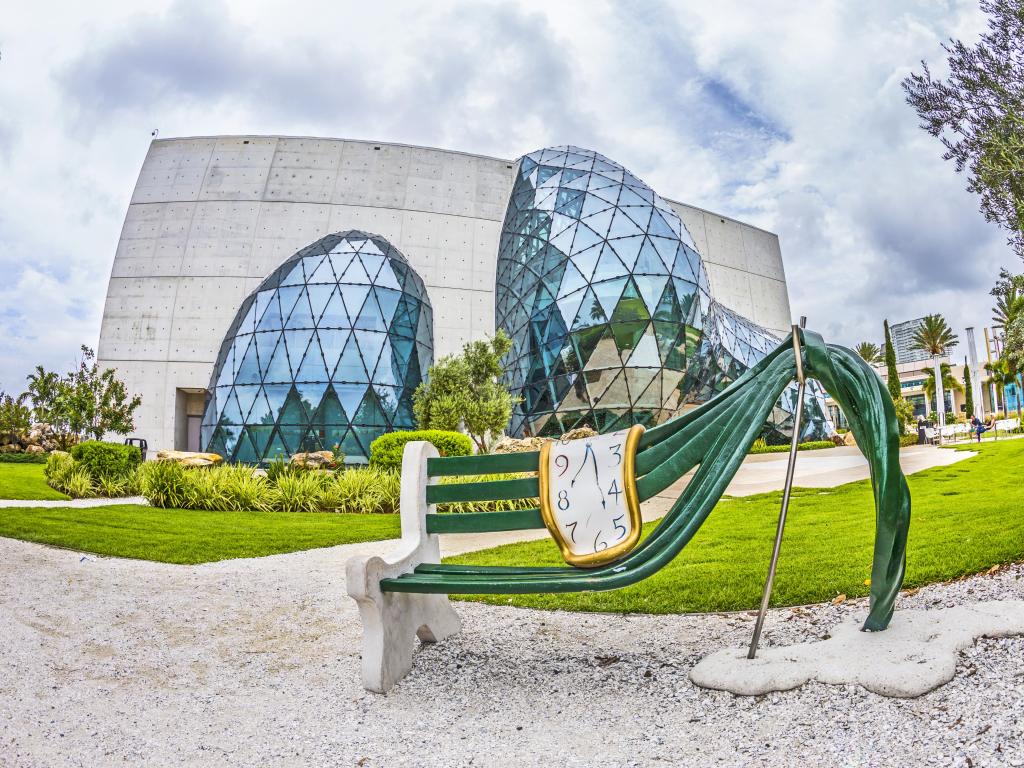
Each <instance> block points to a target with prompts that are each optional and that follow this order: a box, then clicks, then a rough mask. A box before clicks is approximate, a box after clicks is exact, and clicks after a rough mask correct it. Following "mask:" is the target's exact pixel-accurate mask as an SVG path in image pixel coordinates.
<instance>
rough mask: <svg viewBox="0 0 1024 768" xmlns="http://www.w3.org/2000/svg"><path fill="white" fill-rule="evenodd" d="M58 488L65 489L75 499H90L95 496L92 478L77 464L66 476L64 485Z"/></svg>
mask: <svg viewBox="0 0 1024 768" xmlns="http://www.w3.org/2000/svg"><path fill="white" fill-rule="evenodd" d="M57 490H59V491H63V492H64V493H66V494H67V495H68V496H70V497H71V498H73V499H88V498H90V497H92V496H95V495H96V493H95V491H94V490H93V486H92V478H91V477H90V476H89V473H88V472H86V471H85V470H84V469H83V468H82V467H79V466H75V467H74V468H72V470H71V471H70V472H69V473H68V474H67V476H66V477H65V478H64V487H63V488H58V489H57Z"/></svg>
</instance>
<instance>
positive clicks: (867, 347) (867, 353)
mask: <svg viewBox="0 0 1024 768" xmlns="http://www.w3.org/2000/svg"><path fill="white" fill-rule="evenodd" d="M853 351H854V352H856V353H857V354H858V355H860V358H861V359H862V360H863V361H864V362H865V363H867V364H868V365H875V364H876V363H880V362H882V350H881V349H879V348H878V345H877V344H872V343H871V342H870V341H862V342H861V343H860V344H858V345H857V346H856V347H854V348H853Z"/></svg>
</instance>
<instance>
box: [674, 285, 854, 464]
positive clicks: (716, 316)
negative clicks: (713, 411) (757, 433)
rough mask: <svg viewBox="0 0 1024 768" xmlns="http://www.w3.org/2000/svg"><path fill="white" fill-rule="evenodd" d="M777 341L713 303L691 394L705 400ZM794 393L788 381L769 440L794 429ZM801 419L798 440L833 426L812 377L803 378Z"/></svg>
mask: <svg viewBox="0 0 1024 768" xmlns="http://www.w3.org/2000/svg"><path fill="white" fill-rule="evenodd" d="M781 341H782V339H780V338H778V337H777V336H775V334H773V333H771V332H769V331H767V330H765V329H764V328H762V327H761V326H759V325H758V324H757V323H752V322H751V321H750V320H747V319H746V318H745V317H743V316H742V315H739V314H737V313H736V312H733V311H732V310H731V309H728V308H727V307H725V306H723V305H722V304H719V303H718V302H712V304H711V311H710V312H709V313H708V316H707V318H706V320H705V322H704V335H703V337H702V338H701V342H700V350H699V351H698V353H697V359H698V360H700V372H699V374H698V375H697V380H696V382H695V387H694V389H693V390H692V392H691V393H689V399H691V400H692V401H694V402H698V403H699V402H704V401H706V400H709V399H710V398H711V397H713V396H714V395H715V394H716V393H717V392H721V391H722V390H723V389H725V388H726V387H727V386H729V385H730V384H732V383H733V382H734V381H735V380H736V379H738V378H739V377H740V376H742V375H743V373H744V371H746V370H747V369H748V368H751V367H753V366H754V365H755V364H757V362H758V361H759V360H762V359H764V358H765V357H766V356H767V354H768V353H769V352H771V351H772V350H773V349H775V348H776V347H777V346H779V343H780V342H781ZM796 396H797V385H796V384H791V385H790V386H789V387H787V388H786V390H785V391H784V392H783V393H782V397H780V398H779V401H778V402H777V403H776V404H775V407H774V408H773V409H772V412H771V414H769V416H768V420H767V422H766V423H765V427H764V431H763V432H762V436H763V437H764V438H765V440H767V441H768V443H769V444H773V443H782V442H785V441H787V440H789V438H790V436H791V435H792V434H793V416H794V414H795V413H796ZM801 424H802V429H801V439H804V440H820V439H823V438H825V437H827V436H828V435H830V434H832V432H833V431H834V429H833V428H832V422H831V420H830V418H829V416H828V407H827V406H826V405H825V392H824V390H823V389H822V388H821V385H820V384H818V382H817V381H814V380H813V379H811V380H809V381H808V382H807V394H806V395H805V396H804V412H803V420H802V422H801Z"/></svg>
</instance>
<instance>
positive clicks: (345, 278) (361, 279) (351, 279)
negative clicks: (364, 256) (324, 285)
mask: <svg viewBox="0 0 1024 768" xmlns="http://www.w3.org/2000/svg"><path fill="white" fill-rule="evenodd" d="M338 282H339V283H355V284H357V285H369V283H370V282H371V281H370V276H369V275H367V274H366V270H365V269H364V268H363V262H361V261H360V260H359V259H358V258H355V259H352V263H351V264H349V265H348V269H346V270H345V274H344V275H342V276H341V277H340V278H339V280H338Z"/></svg>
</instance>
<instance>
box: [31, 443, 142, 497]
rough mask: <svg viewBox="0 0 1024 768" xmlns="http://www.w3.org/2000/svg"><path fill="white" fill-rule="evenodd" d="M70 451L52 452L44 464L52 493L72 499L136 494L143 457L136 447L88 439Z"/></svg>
mask: <svg viewBox="0 0 1024 768" xmlns="http://www.w3.org/2000/svg"><path fill="white" fill-rule="evenodd" d="M71 451H72V452H71V453H66V452H64V451H54V452H53V453H51V454H50V456H49V458H48V459H47V461H46V467H45V468H44V470H43V474H44V475H45V477H46V482H47V484H48V485H49V486H50V487H51V488H53V489H54V490H55V491H60V492H61V493H66V494H67V495H68V496H70V497H71V498H73V499H87V498H93V497H97V496H99V497H105V498H119V497H121V496H133V495H135V494H136V493H138V486H139V464H140V463H141V461H142V454H141V452H140V451H139V449H138V448H136V447H135V446H132V445H120V444H118V443H104V442H100V441H99V440H88V441H86V442H84V443H80V444H79V445H76V446H74V447H73V448H72V449H71Z"/></svg>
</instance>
